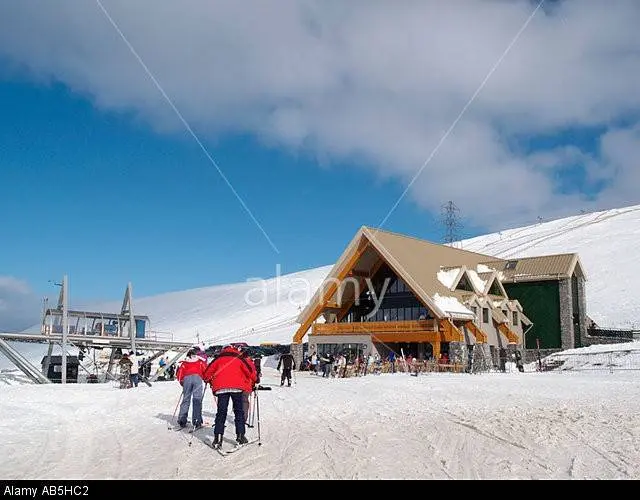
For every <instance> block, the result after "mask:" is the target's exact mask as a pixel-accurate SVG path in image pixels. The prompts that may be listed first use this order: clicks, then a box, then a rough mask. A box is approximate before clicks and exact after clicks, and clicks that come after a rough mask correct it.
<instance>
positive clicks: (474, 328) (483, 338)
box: [464, 321, 488, 344]
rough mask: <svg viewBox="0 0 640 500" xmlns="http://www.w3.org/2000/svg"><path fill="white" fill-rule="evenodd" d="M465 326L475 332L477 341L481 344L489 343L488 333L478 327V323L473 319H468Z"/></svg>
mask: <svg viewBox="0 0 640 500" xmlns="http://www.w3.org/2000/svg"><path fill="white" fill-rule="evenodd" d="M464 326H466V327H467V328H468V329H469V330H470V331H471V333H473V336H474V337H475V338H476V342H478V343H479V344H486V343H487V339H488V337H487V334H486V333H484V332H483V331H482V330H481V329H480V328H478V325H476V324H475V323H474V322H473V321H467V322H466V323H465V324H464Z"/></svg>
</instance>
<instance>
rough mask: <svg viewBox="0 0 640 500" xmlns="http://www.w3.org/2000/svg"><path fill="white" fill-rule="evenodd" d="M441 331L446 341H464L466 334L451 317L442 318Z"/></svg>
mask: <svg viewBox="0 0 640 500" xmlns="http://www.w3.org/2000/svg"><path fill="white" fill-rule="evenodd" d="M440 332H441V333H442V334H443V341H444V342H462V341H463V340H464V335H463V334H462V332H461V331H460V330H458V328H456V326H455V325H454V324H453V323H452V321H451V320H450V319H449V318H444V319H442V320H440Z"/></svg>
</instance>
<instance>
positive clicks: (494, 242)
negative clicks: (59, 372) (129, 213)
mask: <svg viewBox="0 0 640 500" xmlns="http://www.w3.org/2000/svg"><path fill="white" fill-rule="evenodd" d="M347 243H348V242H346V241H345V242H344V244H345V245H346V244H347ZM639 245H640V205H638V206H631V207H626V208H620V209H614V210H606V211H603V212H595V213H589V214H582V215H578V216H575V217H569V218H565V219H559V220H555V221H550V222H543V223H539V224H535V225H532V226H527V227H522V228H517V229H509V230H505V231H502V232H497V233H492V234H488V235H485V236H479V237H476V238H471V239H467V240H463V241H460V242H458V243H456V246H459V247H462V248H464V249H466V250H472V251H476V252H480V253H485V254H487V255H493V256H497V257H503V258H511V257H525V256H532V255H544V254H553V253H565V252H577V253H579V255H580V259H581V262H582V264H583V267H584V269H585V272H586V274H587V311H588V314H589V316H590V317H591V318H592V319H593V320H594V321H596V323H598V324H599V325H601V326H609V327H621V328H629V327H632V328H636V329H637V328H640V293H639V292H640V285H639V284H640V259H638V258H637V252H638V246H639ZM330 269H331V265H328V266H323V267H319V268H315V269H310V270H308V271H302V272H297V273H293V274H287V275H282V276H279V277H276V278H272V279H270V280H265V281H254V282H251V281H247V282H241V283H234V284H228V285H219V286H211V287H205V288H197V289H192V290H185V291H181V292H173V293H166V294H162V295H157V296H151V297H142V298H135V297H134V310H135V313H136V314H146V315H148V316H149V317H150V318H151V322H152V323H151V329H152V330H155V331H160V332H171V333H172V334H173V338H174V339H175V340H182V341H187V342H196V340H197V338H198V336H199V339H200V341H204V342H206V343H208V344H220V343H225V342H247V343H249V344H253V345H255V344H259V343H261V342H278V343H289V342H290V341H291V338H292V336H293V333H294V332H295V330H296V328H297V326H298V325H297V323H296V318H297V316H298V313H299V312H300V310H301V308H303V307H304V305H305V304H306V302H307V301H308V300H310V298H311V296H312V295H313V292H314V291H315V289H316V288H317V287H318V286H319V285H320V283H322V280H323V279H324V278H325V277H326V275H327V274H328V272H329V271H330ZM71 306H72V307H76V308H80V309H82V308H83V307H86V308H88V309H90V310H95V309H98V310H103V311H114V312H115V311H118V310H119V308H120V306H121V302H120V301H114V302H112V303H108V304H88V305H86V304H85V305H83V304H75V303H74V302H73V297H72V298H71ZM35 329H36V330H37V329H38V328H37V327H35ZM16 347H18V348H19V350H21V351H23V352H24V351H25V350H26V351H27V352H25V354H30V356H29V357H31V358H32V359H34V360H37V362H38V363H39V361H40V359H41V354H42V351H43V349H42V348H41V346H37V345H36V346H34V345H29V346H24V345H21V346H19V345H16ZM31 352H33V354H31ZM38 358H39V359H38ZM6 362H8V361H7V360H6V359H4V357H0V367H2V366H5V365H6Z"/></svg>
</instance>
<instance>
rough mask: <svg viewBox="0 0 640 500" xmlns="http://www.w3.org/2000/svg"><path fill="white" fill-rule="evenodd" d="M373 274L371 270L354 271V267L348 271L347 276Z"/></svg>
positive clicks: (357, 276) (358, 276) (369, 276)
mask: <svg viewBox="0 0 640 500" xmlns="http://www.w3.org/2000/svg"><path fill="white" fill-rule="evenodd" d="M373 274H374V273H372V272H371V271H356V270H355V269H352V270H351V271H349V276H353V277H354V278H371V277H372V276H373Z"/></svg>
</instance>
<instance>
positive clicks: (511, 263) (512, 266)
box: [504, 260, 518, 269]
mask: <svg viewBox="0 0 640 500" xmlns="http://www.w3.org/2000/svg"><path fill="white" fill-rule="evenodd" d="M517 265H518V261H517V260H510V261H508V262H507V264H506V265H505V266H504V268H505V269H515V268H516V266H517Z"/></svg>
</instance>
